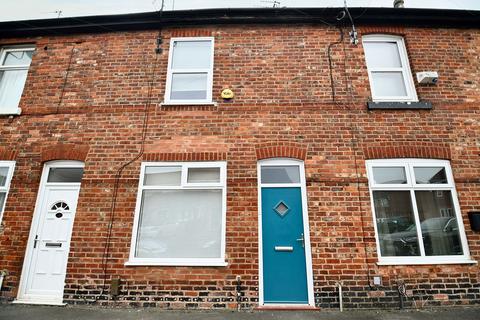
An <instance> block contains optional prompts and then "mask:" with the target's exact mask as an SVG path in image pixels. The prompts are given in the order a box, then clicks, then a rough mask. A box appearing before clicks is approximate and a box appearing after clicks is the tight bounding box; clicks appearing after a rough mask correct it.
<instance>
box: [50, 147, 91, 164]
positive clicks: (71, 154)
mask: <svg viewBox="0 0 480 320" xmlns="http://www.w3.org/2000/svg"><path fill="white" fill-rule="evenodd" d="M89 149H90V147H89V146H88V145H82V144H73V143H57V144H52V145H48V146H44V147H42V151H41V159H42V162H47V161H51V160H78V161H83V162H84V161H85V159H86V158H87V154H88V151H89Z"/></svg>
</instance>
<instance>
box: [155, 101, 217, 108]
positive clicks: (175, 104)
mask: <svg viewBox="0 0 480 320" xmlns="http://www.w3.org/2000/svg"><path fill="white" fill-rule="evenodd" d="M217 105H218V104H217V103H216V102H213V101H212V102H162V103H160V106H215V107H216V106H217Z"/></svg>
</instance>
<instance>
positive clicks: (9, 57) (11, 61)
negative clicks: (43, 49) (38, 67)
mask: <svg viewBox="0 0 480 320" xmlns="http://www.w3.org/2000/svg"><path fill="white" fill-rule="evenodd" d="M32 54H33V51H9V52H7V54H6V55H5V57H4V59H3V61H2V65H4V66H29V65H30V62H31V61H32Z"/></svg>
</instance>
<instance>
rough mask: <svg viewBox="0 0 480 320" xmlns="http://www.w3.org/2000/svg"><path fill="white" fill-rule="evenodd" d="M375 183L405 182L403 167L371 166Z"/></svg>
mask: <svg viewBox="0 0 480 320" xmlns="http://www.w3.org/2000/svg"><path fill="white" fill-rule="evenodd" d="M372 170H373V180H374V181H375V184H406V183H407V176H406V174H405V168H404V167H373V169H372Z"/></svg>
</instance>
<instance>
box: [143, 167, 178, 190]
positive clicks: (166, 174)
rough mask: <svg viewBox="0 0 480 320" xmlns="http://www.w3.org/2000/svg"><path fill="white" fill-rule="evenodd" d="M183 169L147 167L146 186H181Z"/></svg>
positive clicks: (144, 182) (144, 181)
mask: <svg viewBox="0 0 480 320" xmlns="http://www.w3.org/2000/svg"><path fill="white" fill-rule="evenodd" d="M181 179H182V167H146V168H145V179H144V180H143V184H144V185H145V186H179V185H180V181H181Z"/></svg>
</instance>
